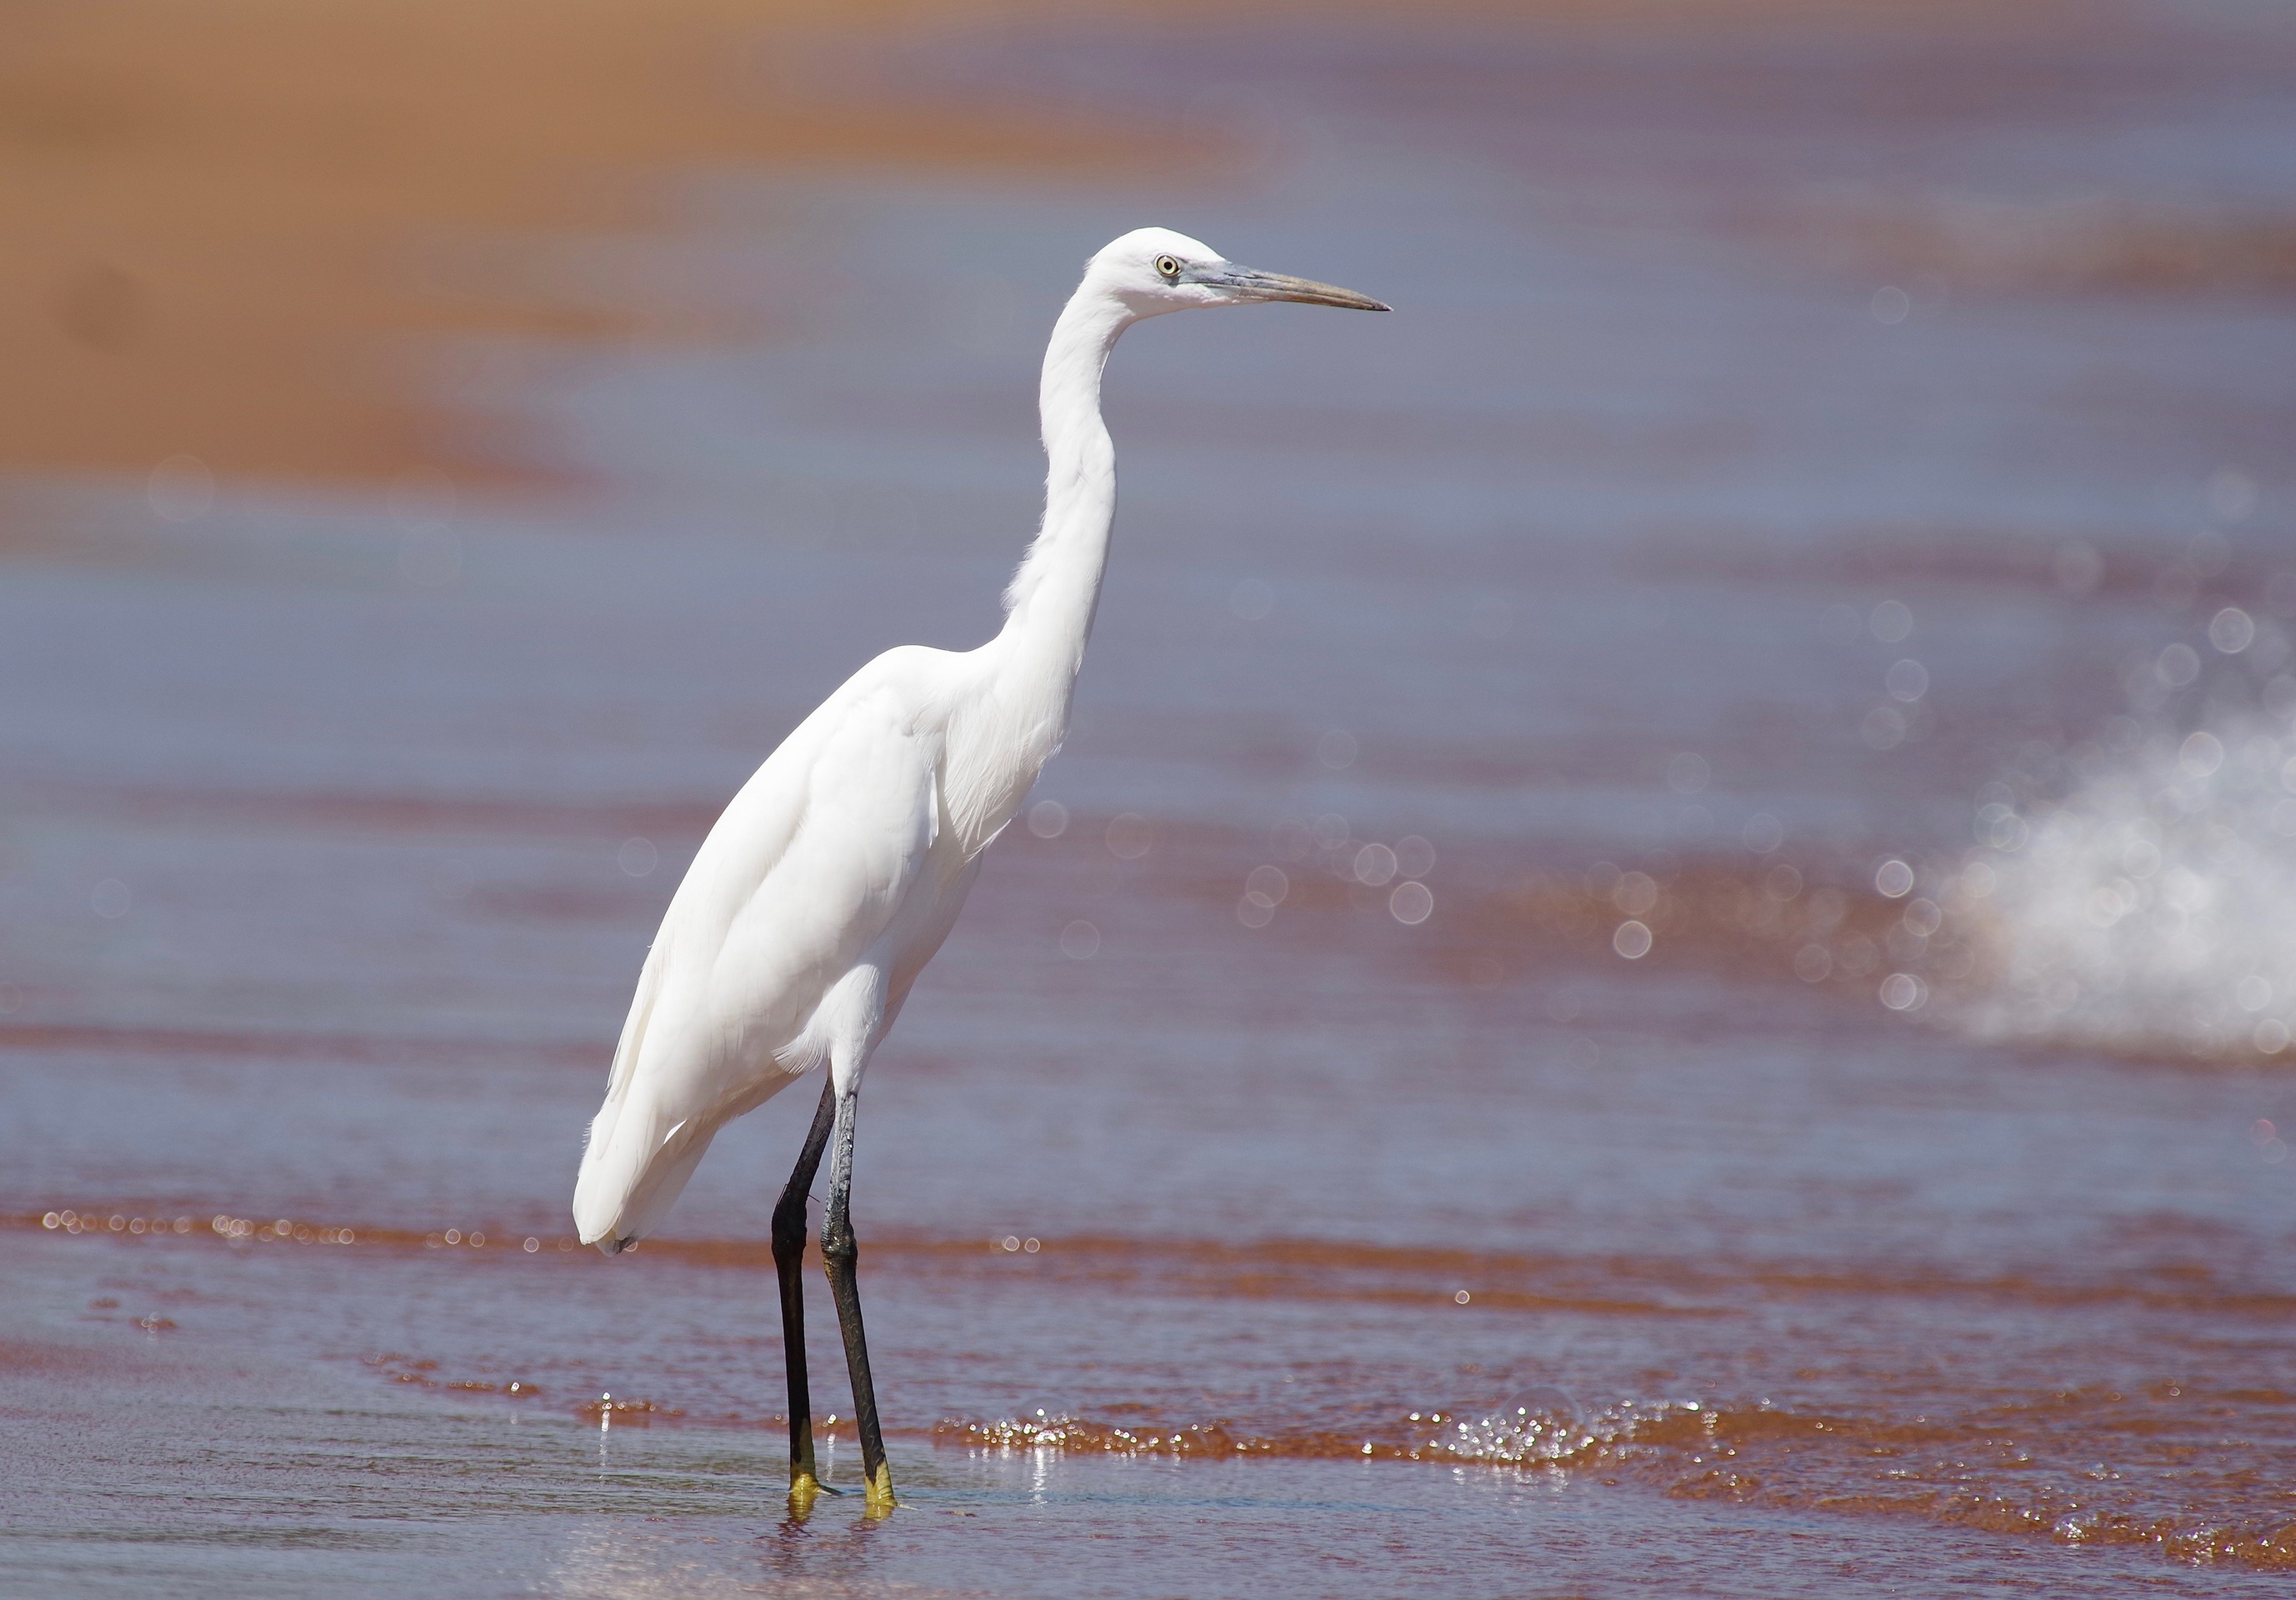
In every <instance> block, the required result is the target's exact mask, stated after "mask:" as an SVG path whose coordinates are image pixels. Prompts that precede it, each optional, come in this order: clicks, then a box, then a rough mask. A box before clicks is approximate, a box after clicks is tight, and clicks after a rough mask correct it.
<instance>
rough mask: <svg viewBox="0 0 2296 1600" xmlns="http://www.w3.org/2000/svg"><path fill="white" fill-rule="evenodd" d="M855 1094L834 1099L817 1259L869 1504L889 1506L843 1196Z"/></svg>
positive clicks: (889, 1478)
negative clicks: (833, 1310)
mask: <svg viewBox="0 0 2296 1600" xmlns="http://www.w3.org/2000/svg"><path fill="white" fill-rule="evenodd" d="M854 1104H855V1096H854V1095H840V1096H839V1097H838V1101H837V1134H836V1141H835V1145H834V1146H833V1148H832V1152H831V1154H830V1158H829V1206H828V1210H827V1211H826V1213H825V1214H824V1216H823V1218H822V1219H821V1263H822V1267H823V1268H824V1270H825V1271H826V1272H827V1273H828V1275H829V1292H830V1295H831V1297H832V1299H834V1300H835V1301H837V1325H838V1326H839V1328H840V1329H841V1330H842V1331H843V1332H844V1334H845V1369H846V1371H847V1372H848V1373H849V1374H851V1376H852V1379H853V1420H854V1421H855V1423H857V1424H858V1425H859V1427H860V1430H861V1473H862V1476H863V1477H864V1478H865V1480H866V1481H867V1485H868V1488H867V1493H868V1504H869V1508H870V1509H871V1510H872V1511H875V1512H883V1511H888V1510H890V1509H891V1507H892V1506H893V1504H894V1501H893V1473H892V1469H891V1468H890V1467H889V1466H887V1465H885V1440H884V1437H883V1435H882V1434H881V1433H880V1432H878V1428H877V1391H876V1390H875V1389H874V1388H873V1387H872V1386H871V1384H870V1383H869V1342H868V1340H867V1339H866V1338H865V1336H864V1335H863V1333H862V1332H861V1290H860V1286H859V1284H857V1283H856V1282H855V1281H854V1276H853V1268H854V1264H855V1262H856V1261H857V1260H858V1259H859V1258H860V1254H861V1250H860V1246H859V1245H858V1243H856V1242H855V1240H854V1237H853V1218H852V1217H851V1216H850V1214H849V1211H848V1209H847V1201H848V1199H849V1196H850V1194H851V1192H852V1188H853V1112H854Z"/></svg>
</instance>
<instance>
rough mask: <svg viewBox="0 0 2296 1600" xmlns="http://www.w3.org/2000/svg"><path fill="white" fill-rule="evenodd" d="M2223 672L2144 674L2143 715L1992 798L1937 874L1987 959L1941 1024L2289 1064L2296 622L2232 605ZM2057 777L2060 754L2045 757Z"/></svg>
mask: <svg viewBox="0 0 2296 1600" xmlns="http://www.w3.org/2000/svg"><path fill="white" fill-rule="evenodd" d="M2210 643H2211V644H2212V645H2213V646H2214V647H2215V650H2216V652H2218V653H2217V655H2216V657H2215V659H2214V660H2212V661H2211V660H2207V659H2204V657H2203V655H2202V652H2199V651H2195V650H2194V649H2193V648H2192V647H2191V646H2190V645H2187V644H2171V645H2169V647H2168V649H2166V650H2164V651H2162V652H2161V654H2160V655H2159V656H2158V657H2155V658H2152V659H2149V660H2144V661H2136V662H2132V663H2131V664H2130V666H2129V669H2128V675H2127V677H2128V691H2129V700H2130V706H2129V711H2128V714H2127V715H2123V716H2120V717H2116V718H2112V721H2111V723H2110V724H2109V725H2108V727H2107V730H2106V733H2105V736H2104V737H2103V739H2102V740H2099V741H2096V742H2094V743H2082V744H2079V745H2075V746H2074V747H2072V748H2071V750H2070V751H2067V752H2066V753H2065V756H2064V758H2063V759H2062V762H2060V763H2056V765H2057V766H2058V767H2059V770H2060V771H2061V772H2062V774H2063V775H2064V776H2063V777H2061V778H2059V780H2058V782H2057V784H2056V785H2055V786H2056V787H2057V789H2058V790H2059V792H2058V793H2057V794H2055V795H2052V794H2050V793H2049V792H2048V785H2047V784H2045V783H2044V782H2041V781H2037V779H2036V778H2035V777H2033V776H2031V775H2027V774H2024V773H2017V774H2012V775H2010V776H2009V778H2008V779H2007V780H2005V781H2003V782H1998V783H1995V784H1988V785H1987V786H1986V790H1985V792H1983V793H1981V794H1980V796H1979V800H1980V808H1979V810H1978V813H1977V817H1976V831H1977V838H1978V843H1977V848H1976V849H1973V850H1972V851H1971V852H1969V854H1968V856H1967V857H1965V858H1964V860H1963V861H1962V862H1961V863H1960V865H1959V866H1958V867H1957V868H1948V869H1946V870H1943V871H1939V872H1936V873H1935V874H1934V875H1935V876H1936V877H1937V878H1938V879H1939V882H1940V884H1941V890H1940V894H1939V898H1940V900H1941V901H1942V903H1943V905H1944V907H1945V919H1944V920H1945V923H1946V927H1947V929H1948V931H1949V932H1952V933H1955V934H1957V935H1958V936H1959V937H1961V938H1962V939H1964V940H1966V941H1967V942H1969V943H1970V944H1972V945H1974V946H1976V947H1979V948H1982V949H1984V950H1985V951H1987V953H1988V957H1989V958H1988V959H1986V960H1985V961H1983V962H1982V963H1981V964H1980V967H1981V969H1982V971H1983V972H1985V974H1986V981H1984V982H1982V983H1981V984H1980V985H1975V986H1970V987H1968V988H1966V989H1964V990H1962V991H1961V992H1959V993H1957V994H1951V995H1947V996H1942V997H1941V1002H1942V1003H1941V1005H1940V1007H1939V1010H1940V1014H1941V1015H1942V1016H1944V1017H1946V1018H1949V1019H1951V1020H1953V1021H1955V1022H1958V1023H1960V1024H1962V1025H1964V1026H1968V1027H1972V1028H1973V1029H1975V1030H1977V1031H1978V1032H1980V1034H1982V1035H1984V1036H1987V1037H1995V1038H2058V1039H2069V1040H2079V1041H2081V1042H2083V1043H2087V1044H2092V1045H2098V1046H2106V1047H2109V1048H2113V1049H2119V1050H2130V1049H2135V1050H2157V1049H2164V1048H2165V1049H2169V1050H2172V1051H2176V1052H2178V1053H2184V1054H2194V1055H2226V1054H2265V1055H2278V1054H2281V1053H2282V1052H2283V1051H2284V1050H2285V1049H2286V1048H2287V1047H2288V1045H2289V1041H2290V1038H2291V1030H2292V1027H2296V916H2292V915H2291V912H2290V907H2292V906H2296V678H2292V677H2289V676H2288V675H2287V674H2286V673H2285V672H2284V671H2281V670H2280V669H2281V668H2282V667H2283V666H2284V664H2285V663H2286V662H2287V661H2288V659H2289V656H2290V648H2289V644H2288V641H2287V639H2286V637H2285V635H2284V630H2283V629H2282V628H2280V627H2279V626H2278V625H2277V624H2276V623H2273V622H2271V621H2269V620H2266V621H2261V622H2259V621H2254V620H2251V619H2250V618H2249V617H2248V616H2247V615H2246V613H2244V612H2235V611H2232V610H2231V609H2230V608H2227V610H2226V611H2224V612H2220V613H2218V617H2217V619H2216V620H2215V622H2214V623H2213V624H2212V625H2211V628H2210ZM2035 765H2037V766H2047V765H2049V763H2046V762H2036V763H2035Z"/></svg>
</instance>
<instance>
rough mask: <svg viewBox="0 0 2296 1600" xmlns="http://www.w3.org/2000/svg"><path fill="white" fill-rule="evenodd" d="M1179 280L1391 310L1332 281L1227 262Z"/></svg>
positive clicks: (1268, 296)
mask: <svg viewBox="0 0 2296 1600" xmlns="http://www.w3.org/2000/svg"><path fill="white" fill-rule="evenodd" d="M1183 281H1184V282H1193V283H1208V284H1210V285H1211V286H1213V287H1215V288H1218V289H1226V290H1228V291H1231V292H1233V293H1235V294H1238V295H1241V296H1242V297H1244V298H1246V299H1255V300H1297V301H1299V302H1300V304H1301V305H1303V306H1337V307H1339V308H1341V309H1342V310H1346V311H1390V310H1393V309H1394V308H1393V307H1391V306H1383V305H1382V304H1381V303H1380V302H1379V301H1377V300H1375V299H1372V298H1371V296H1369V295H1367V294H1357V292H1356V291H1354V290H1352V289H1341V287H1339V285H1337V284H1336V283H1316V281H1315V280H1314V279H1313V278H1295V277H1291V276H1288V275H1285V274H1283V273H1280V272H1254V271H1253V270H1252V269H1251V267H1238V266H1236V265H1235V264H1234V262H1230V261H1223V262H1221V263H1219V264H1218V266H1216V267H1194V268H1192V269H1190V270H1189V271H1188V273H1187V274H1186V275H1185V278H1184V279H1183Z"/></svg>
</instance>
